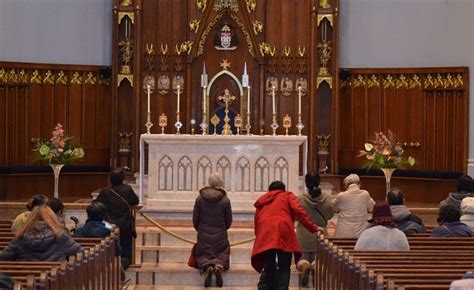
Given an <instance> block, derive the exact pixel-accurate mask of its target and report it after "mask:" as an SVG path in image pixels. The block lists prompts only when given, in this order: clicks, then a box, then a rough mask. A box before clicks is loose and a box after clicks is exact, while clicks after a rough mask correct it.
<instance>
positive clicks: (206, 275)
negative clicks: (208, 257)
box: [204, 266, 214, 287]
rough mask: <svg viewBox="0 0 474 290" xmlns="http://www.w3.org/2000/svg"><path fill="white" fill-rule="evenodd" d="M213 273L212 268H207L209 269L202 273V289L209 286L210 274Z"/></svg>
mask: <svg viewBox="0 0 474 290" xmlns="http://www.w3.org/2000/svg"><path fill="white" fill-rule="evenodd" d="M213 271H214V268H212V266H209V267H207V269H206V271H205V272H204V287H209V286H211V281H212V272H213Z"/></svg>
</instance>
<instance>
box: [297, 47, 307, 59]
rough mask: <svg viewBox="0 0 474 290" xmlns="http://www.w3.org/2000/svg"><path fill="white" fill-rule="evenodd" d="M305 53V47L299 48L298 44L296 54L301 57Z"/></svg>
mask: <svg viewBox="0 0 474 290" xmlns="http://www.w3.org/2000/svg"><path fill="white" fill-rule="evenodd" d="M305 54H306V47H304V46H303V48H301V47H300V46H299V45H298V56H300V57H303V56H304V55H305Z"/></svg>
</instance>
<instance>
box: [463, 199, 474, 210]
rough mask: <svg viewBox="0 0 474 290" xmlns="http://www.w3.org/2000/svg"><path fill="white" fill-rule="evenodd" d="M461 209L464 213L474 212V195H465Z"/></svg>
mask: <svg viewBox="0 0 474 290" xmlns="http://www.w3.org/2000/svg"><path fill="white" fill-rule="evenodd" d="M461 211H462V213H463V214H469V213H471V214H472V213H474V197H465V198H463V200H462V201H461Z"/></svg>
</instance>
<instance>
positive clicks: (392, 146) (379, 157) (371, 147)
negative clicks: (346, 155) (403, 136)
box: [357, 130, 415, 169]
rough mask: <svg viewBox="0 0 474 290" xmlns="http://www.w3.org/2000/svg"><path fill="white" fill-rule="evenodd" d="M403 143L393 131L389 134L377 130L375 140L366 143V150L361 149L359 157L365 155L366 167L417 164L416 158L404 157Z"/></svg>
mask: <svg viewBox="0 0 474 290" xmlns="http://www.w3.org/2000/svg"><path fill="white" fill-rule="evenodd" d="M404 151H405V150H404V148H403V145H402V144H401V143H400V142H398V140H397V138H396V137H395V135H394V134H393V133H392V131H390V130H388V133H387V135H385V134H384V133H383V132H375V140H371V141H369V142H367V143H365V144H364V150H360V153H359V155H358V156H357V157H362V156H365V158H366V161H365V163H364V168H367V169H369V168H399V169H403V168H404V166H405V165H407V164H408V165H410V166H413V165H415V158H413V157H411V156H409V157H408V158H404V157H403V153H404Z"/></svg>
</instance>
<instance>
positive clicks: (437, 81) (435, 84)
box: [434, 74, 443, 89]
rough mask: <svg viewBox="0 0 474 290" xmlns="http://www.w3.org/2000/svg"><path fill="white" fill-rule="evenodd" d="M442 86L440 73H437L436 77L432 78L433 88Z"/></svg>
mask: <svg viewBox="0 0 474 290" xmlns="http://www.w3.org/2000/svg"><path fill="white" fill-rule="evenodd" d="M442 87H443V77H442V76H441V74H438V75H437V76H436V79H435V80H434V88H435V89H438V88H442Z"/></svg>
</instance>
